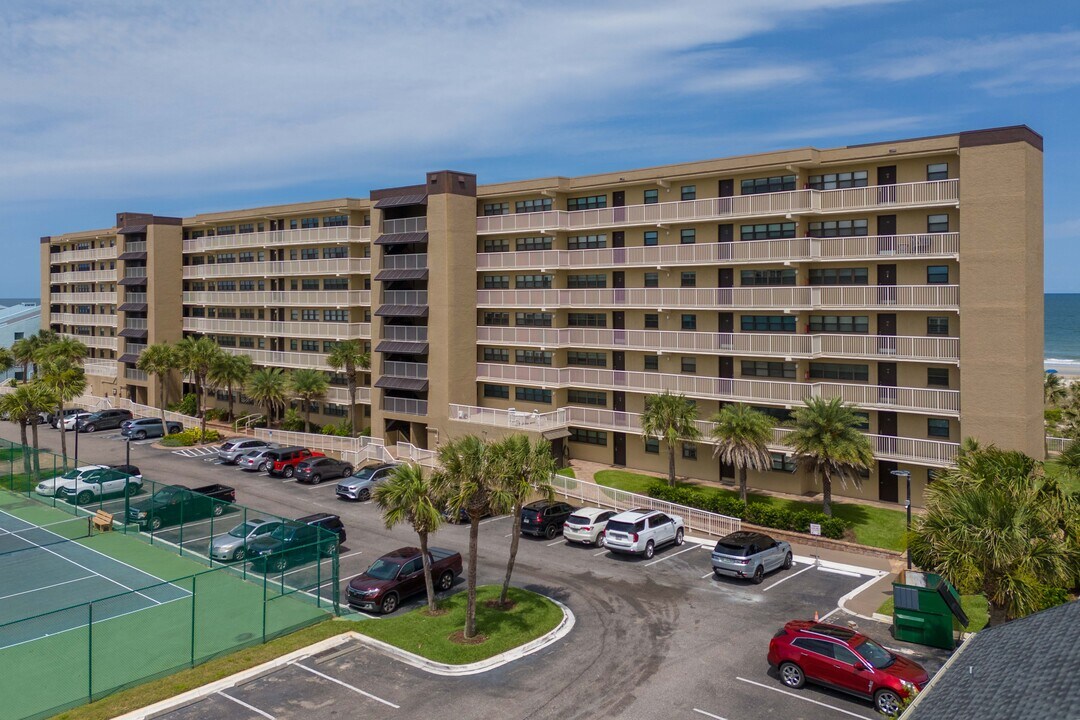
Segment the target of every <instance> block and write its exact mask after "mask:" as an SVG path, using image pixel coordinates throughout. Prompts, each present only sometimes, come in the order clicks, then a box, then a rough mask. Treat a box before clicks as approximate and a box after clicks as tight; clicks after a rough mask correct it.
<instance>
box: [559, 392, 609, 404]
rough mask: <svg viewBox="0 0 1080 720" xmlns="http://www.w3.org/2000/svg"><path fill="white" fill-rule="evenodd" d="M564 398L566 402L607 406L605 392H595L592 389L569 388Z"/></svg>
mask: <svg viewBox="0 0 1080 720" xmlns="http://www.w3.org/2000/svg"><path fill="white" fill-rule="evenodd" d="M566 400H567V402H571V403H577V404H578V405H594V406H596V407H607V393H603V392H596V391H594V390H570V391H568V392H567V393H566Z"/></svg>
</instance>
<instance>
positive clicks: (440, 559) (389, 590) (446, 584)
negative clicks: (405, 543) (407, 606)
mask: <svg viewBox="0 0 1080 720" xmlns="http://www.w3.org/2000/svg"><path fill="white" fill-rule="evenodd" d="M428 562H429V563H430V565H431V580H432V582H433V583H434V584H435V589H436V590H440V591H446V590H449V589H450V588H451V587H453V585H454V578H456V577H458V576H459V575H461V555H460V554H459V553H456V552H454V551H453V550H444V549H443V548H435V547H433V548H428ZM426 586H427V583H426V581H425V579H424V559H423V557H421V555H420V548H414V547H405V548H399V549H397V550H395V551H393V552H391V553H387V554H386V555H383V556H382V557H381V558H379V559H378V560H376V561H375V562H373V563H372V564H371V567H369V568H368V569H367V570H365V571H364V572H362V573H361V574H359V575H357V576H356V577H354V578H353V579H352V580H350V581H349V588H348V590H347V591H346V593H345V594H346V597H347V598H348V602H349V605H350V606H352V607H356V608H360V609H361V610H374V611H376V612H381V613H392V612H394V610H396V609H397V607H398V605H400V604H401V601H402V600H403V599H405V598H407V597H410V596H412V595H416V594H417V593H422V592H424V591H425V589H426Z"/></svg>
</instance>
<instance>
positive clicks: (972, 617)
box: [878, 595, 990, 632]
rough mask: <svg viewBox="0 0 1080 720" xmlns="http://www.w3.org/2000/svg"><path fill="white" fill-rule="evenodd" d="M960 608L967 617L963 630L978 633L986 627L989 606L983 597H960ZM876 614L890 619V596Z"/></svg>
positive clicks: (891, 607) (891, 612)
mask: <svg viewBox="0 0 1080 720" xmlns="http://www.w3.org/2000/svg"><path fill="white" fill-rule="evenodd" d="M960 607H962V608H964V614H965V615H967V616H968V621H969V622H968V626H967V627H966V628H964V630H965V631H966V632H978V631H980V630H982V629H983V628H984V627H986V623H987V621H988V620H989V619H990V606H989V604H988V603H987V602H986V598H985V597H983V596H982V595H961V596H960ZM878 612H879V613H881V614H882V615H888V616H889V617H892V614H893V598H892V595H890V596H889V597H888V598H887V599H886V600H885V602H883V603H881V607H879V608H878Z"/></svg>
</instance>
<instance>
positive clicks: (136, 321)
mask: <svg viewBox="0 0 1080 720" xmlns="http://www.w3.org/2000/svg"><path fill="white" fill-rule="evenodd" d="M124 329H126V330H147V329H149V321H148V320H147V319H146V318H136V317H129V318H125V319H124Z"/></svg>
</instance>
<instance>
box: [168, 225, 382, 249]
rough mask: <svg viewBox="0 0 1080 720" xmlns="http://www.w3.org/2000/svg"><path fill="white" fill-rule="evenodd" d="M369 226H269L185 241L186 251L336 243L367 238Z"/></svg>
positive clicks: (363, 240)
mask: <svg viewBox="0 0 1080 720" xmlns="http://www.w3.org/2000/svg"><path fill="white" fill-rule="evenodd" d="M369 240H371V228H370V227H367V226H365V225H347V226H344V227H324V228H309V229H305V230H271V231H269V232H257V233H244V234H242V235H215V236H213V237H201V238H195V239H189V240H185V241H184V252H185V253H197V252H206V251H208V250H226V249H229V248H246V247H259V248H262V247H283V246H288V245H313V244H326V245H330V244H338V243H348V242H368V241H369Z"/></svg>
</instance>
